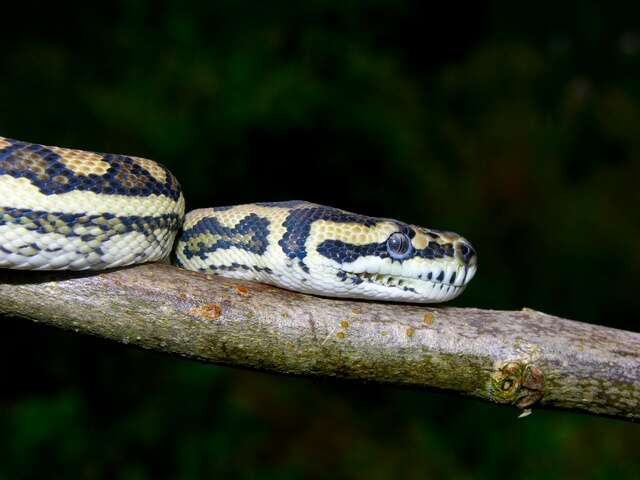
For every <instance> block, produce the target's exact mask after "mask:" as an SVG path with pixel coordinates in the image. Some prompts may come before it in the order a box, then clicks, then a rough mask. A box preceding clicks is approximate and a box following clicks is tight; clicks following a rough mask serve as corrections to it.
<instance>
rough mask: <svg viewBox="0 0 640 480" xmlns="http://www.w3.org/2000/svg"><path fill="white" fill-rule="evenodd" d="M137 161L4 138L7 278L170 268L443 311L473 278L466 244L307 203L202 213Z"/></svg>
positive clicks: (1, 182) (1, 242)
mask: <svg viewBox="0 0 640 480" xmlns="http://www.w3.org/2000/svg"><path fill="white" fill-rule="evenodd" d="M184 203H185V202H184V197H183V194H182V191H181V188H180V184H179V183H178V181H177V180H176V178H175V177H174V176H173V175H172V174H171V173H170V172H169V171H168V170H167V169H166V168H164V167H163V166H161V165H160V164H158V163H156V162H154V161H152V160H147V159H143V158H139V157H133V156H127V155H115V154H102V153H94V152H88V151H82V150H73V149H67V148H60V147H48V146H43V145H38V144H33V143H27V142H21V141H17V140H11V139H7V138H3V137H0V267H5V268H14V269H28V270H85V269H92V270H99V269H107V268H113V267H119V266H125V265H131V264H135V263H143V262H151V261H159V260H163V259H167V258H168V257H169V256H170V254H171V252H172V248H173V245H174V240H175V238H176V235H178V240H177V242H176V245H175V256H174V257H175V258H174V261H175V264H176V265H178V266H180V267H183V268H186V269H189V270H195V271H200V272H207V273H212V274H216V275H223V276H227V277H234V278H242V279H247V280H255V281H259V282H263V283H269V284H273V285H277V286H280V287H284V288H288V289H291V290H296V291H300V292H305V293H312V294H317V295H323V296H332V297H350V298H371V299H378V300H393V301H407V302H422V303H430V302H442V301H446V300H450V299H452V298H454V297H456V296H457V295H459V294H460V293H461V292H462V291H463V290H464V288H465V286H466V285H467V283H468V282H469V281H470V280H471V278H472V277H473V276H474V274H475V271H476V255H475V251H474V250H473V248H472V247H471V245H470V244H469V242H467V241H466V240H465V239H464V238H462V237H460V236H459V235H457V234H455V233H451V232H443V231H439V230H432V229H428V228H424V227H418V226H415V225H409V224H406V223H403V222H399V221H396V220H391V219H382V218H374V217H367V216H363V215H357V214H354V213H349V212H346V211H343V210H339V209H336V208H332V207H325V206H321V205H316V204H312V203H308V202H303V201H289V202H273V203H253V204H247V205H236V206H230V207H214V208H209V209H200V210H193V211H191V212H189V213H188V214H187V215H186V216H185V215H184V211H185V208H184Z"/></svg>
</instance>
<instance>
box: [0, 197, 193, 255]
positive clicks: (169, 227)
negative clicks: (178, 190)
mask: <svg viewBox="0 0 640 480" xmlns="http://www.w3.org/2000/svg"><path fill="white" fill-rule="evenodd" d="M181 224H182V218H181V217H180V216H179V215H178V214H174V213H172V214H165V215H160V216H155V217H151V216H116V215H113V214H111V213H103V214H100V215H86V214H82V213H60V212H43V211H36V210H30V209H25V208H0V225H20V226H22V227H24V228H25V229H27V230H31V231H34V232H37V233H40V234H46V233H58V234H60V235H64V236H65V237H68V238H73V237H79V238H81V239H82V241H84V242H91V241H92V240H95V239H98V240H99V241H100V243H103V242H106V241H107V240H109V239H110V238H112V237H115V236H117V235H123V234H127V233H130V232H140V233H143V234H145V235H146V236H148V237H149V236H152V237H155V235H154V233H153V232H154V231H155V230H157V229H162V230H166V231H168V232H176V231H177V230H178V229H179V228H180V225H181ZM78 225H83V226H84V227H86V228H88V229H95V228H96V227H97V229H99V230H100V232H99V233H91V234H82V235H79V234H77V233H74V232H73V228H74V227H76V226H78ZM116 226H118V227H119V230H118V231H116V230H114V228H115V227H116ZM123 227H124V228H123ZM154 239H155V238H154ZM154 239H152V241H153V240H154ZM25 246H27V245H25ZM31 246H32V247H33V248H34V249H36V250H40V248H39V247H38V246H37V245H35V244H32V245H31ZM57 250H60V248H53V249H48V250H47V251H50V252H55V251H57ZM3 251H4V252H5V253H10V252H9V251H7V250H6V249H3ZM93 251H94V252H96V253H98V254H102V253H103V252H102V250H101V249H100V247H95V248H94V249H93Z"/></svg>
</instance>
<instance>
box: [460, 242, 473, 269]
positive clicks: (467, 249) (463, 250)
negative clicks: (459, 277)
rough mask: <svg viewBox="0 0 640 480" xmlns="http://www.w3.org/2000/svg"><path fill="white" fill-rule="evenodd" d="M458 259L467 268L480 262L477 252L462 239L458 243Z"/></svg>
mask: <svg viewBox="0 0 640 480" xmlns="http://www.w3.org/2000/svg"><path fill="white" fill-rule="evenodd" d="M456 257H457V259H458V260H459V261H460V262H462V263H464V264H465V265H466V266H469V267H471V266H475V265H476V264H477V262H478V260H477V258H478V257H477V255H476V250H475V249H474V248H473V245H471V244H470V243H469V242H468V241H467V240H465V239H460V240H458V241H457V242H456Z"/></svg>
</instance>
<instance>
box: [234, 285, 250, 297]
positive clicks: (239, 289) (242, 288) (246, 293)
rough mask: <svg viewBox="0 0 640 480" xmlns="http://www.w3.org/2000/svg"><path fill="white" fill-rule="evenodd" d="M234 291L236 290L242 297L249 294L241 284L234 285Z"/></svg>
mask: <svg viewBox="0 0 640 480" xmlns="http://www.w3.org/2000/svg"><path fill="white" fill-rule="evenodd" d="M236 292H238V293H239V294H240V295H242V296H243V297H246V296H248V295H249V289H248V288H247V287H245V286H243V285H236Z"/></svg>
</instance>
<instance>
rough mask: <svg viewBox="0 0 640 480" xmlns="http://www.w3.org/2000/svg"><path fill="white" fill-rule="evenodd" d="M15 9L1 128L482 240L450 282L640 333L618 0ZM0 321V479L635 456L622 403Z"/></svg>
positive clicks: (213, 182) (639, 77)
mask: <svg viewBox="0 0 640 480" xmlns="http://www.w3.org/2000/svg"><path fill="white" fill-rule="evenodd" d="M14 6H16V5H14ZM17 8H18V10H19V11H18V12H15V13H13V12H12V13H9V12H7V11H5V12H4V14H3V26H2V28H1V29H0V44H1V45H2V47H3V53H2V57H3V60H2V66H1V67H0V72H2V77H1V80H0V82H1V83H0V104H1V105H2V109H0V134H2V135H5V136H9V137H13V138H19V139H22V140H29V141H35V142H39V143H45V144H54V145H63V146H72V147H82V148H87V149H93V150H98V151H108V152H120V153H131V154H137V155H141V156H146V157H149V158H154V159H157V160H160V161H162V162H163V163H165V164H166V165H167V166H169V167H170V168H171V169H172V170H173V171H174V173H175V174H176V175H177V176H178V178H180V179H181V182H182V184H183V187H184V189H185V191H186V196H187V200H188V207H189V208H194V207H199V206H205V205H223V204H230V203H236V202H249V201H258V200H260V201H267V200H285V199H296V198H302V199H306V200H310V201H315V202H319V203H326V204H330V205H334V206H338V207H342V208H345V209H350V210H353V211H357V212H360V213H366V214H371V215H377V216H389V217H395V218H398V219H402V220H405V221H409V222H412V223H417V224H423V225H428V226H432V227H438V228H445V229H451V230H455V231H458V232H460V233H463V234H464V235H465V236H466V237H467V238H469V239H470V240H471V241H472V242H473V243H474V245H475V246H476V248H477V250H478V252H479V257H480V272H479V274H478V276H477V277H476V279H475V280H474V281H473V282H472V284H471V286H470V288H469V289H468V290H467V292H466V293H465V294H464V295H463V296H462V297H461V298H460V299H459V300H457V301H456V302H454V303H455V304H456V305H460V306H474V307H487V308H504V309H519V308H521V307H523V306H527V307H530V308H534V309H538V310H542V311H546V312H549V313H553V314H557V315H561V316H565V317H568V318H573V319H579V320H582V321H586V322H594V323H599V324H604V325H608V326H612V327H617V328H625V329H630V330H635V331H638V330H639V328H640V327H639V326H638V325H640V323H639V322H638V312H639V311H640V296H639V295H638V294H637V292H636V290H637V285H638V279H639V278H640V248H638V239H639V238H640V215H639V213H638V205H639V201H638V200H639V197H640V195H639V194H638V188H639V187H638V182H639V181H640V29H639V27H638V23H637V19H638V18H640V4H638V3H637V2H636V3H631V2H629V3H628V4H618V3H615V2H607V3H606V4H605V3H603V2H588V1H587V2H585V1H581V2H577V1H567V2H561V3H558V2H550V1H547V0H543V1H541V2H536V7H535V9H533V8H531V7H526V6H524V5H522V4H519V3H518V2H515V3H514V2H507V1H504V0H502V1H492V2H484V3H482V4H472V5H471V6H463V4H460V3H453V4H451V5H449V6H447V5H442V4H441V5H434V4H431V3H430V2H418V1H411V0H394V1H391V0H367V1H365V0H353V1H344V0H340V1H337V0H306V1H305V2H279V1H273V2H241V1H229V0H214V1H192V2H181V1H177V0H163V1H155V2H151V1H143V0H118V1H113V2H102V3H94V2H82V3H80V2H78V3H77V4H75V5H70V4H66V6H64V7H63V6H62V4H59V3H58V2H48V3H44V2H42V3H40V2H28V1H27V2H20V3H19V4H18V5H17ZM3 322H4V323H3V325H4V330H3V338H4V341H3V348H2V349H1V350H0V361H2V364H3V365H4V368H3V382H2V383H3V390H2V395H1V396H0V479H5V478H6V479H13V478H50V477H53V478H73V477H82V478H90V479H94V478H95V479H99V478H114V477H115V478H123V479H147V478H252V479H253V478H265V479H297V478H312V479H313V478H346V479H349V478H354V479H355V478H370V479H383V478H408V479H413V478H416V479H417V478H433V477H435V478H440V477H450V478H497V477H502V476H509V477H510V478H536V477H544V478H576V477H580V478H610V477H611V478H638V475H640V453H639V452H640V450H639V449H638V445H639V444H640V429H639V428H638V426H637V425H631V424H626V423H623V422H619V421H614V420H608V419H601V418H594V417H586V416H581V415H577V414H571V413H563V412H545V411H535V412H534V414H533V415H532V416H531V417H528V418H526V419H524V420H517V419H516V416H517V412H516V411H515V410H512V409H510V408H505V407H497V406H493V405H487V404H483V403H480V402H476V401H472V400H467V399H459V398H454V397H449V396H442V395H437V394H433V393H426V392H414V391H404V390H398V389H394V388H387V387H380V386H374V385H360V384H356V383H324V382H320V381H310V380H304V379H294V378H286V377H280V376H272V375H267V374H260V373H254V372H246V371H241V370H233V369H228V368H219V367H215V366H209V365H200V364H197V363H194V362H190V361H185V360H181V359H175V358H170V357H166V356H163V355H160V354H154V353H150V352H143V351H138V350H135V349H132V348H129V347H126V346H123V345H118V344H113V343H109V342H106V341H102V340H99V339H94V338H88V337H80V336H77V335H74V334H72V333H65V332H60V331H57V330H53V329H50V328H46V327H42V326H38V325H34V324H31V323H29V322H26V321H22V320H15V319H3Z"/></svg>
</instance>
